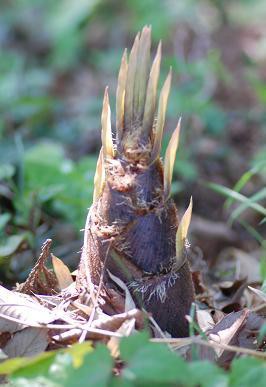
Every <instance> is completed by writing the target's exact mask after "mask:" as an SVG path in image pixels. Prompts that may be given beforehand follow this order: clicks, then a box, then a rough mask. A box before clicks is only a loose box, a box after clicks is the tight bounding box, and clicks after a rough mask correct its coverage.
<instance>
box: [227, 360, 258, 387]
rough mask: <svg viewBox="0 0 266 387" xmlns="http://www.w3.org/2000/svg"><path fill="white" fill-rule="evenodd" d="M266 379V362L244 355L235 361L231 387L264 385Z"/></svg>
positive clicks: (230, 379) (231, 375)
mask: <svg viewBox="0 0 266 387" xmlns="http://www.w3.org/2000/svg"><path fill="white" fill-rule="evenodd" d="M265 380H266V363H265V362H264V361H261V360H259V359H256V358H252V357H244V358H240V359H237V360H234V361H233V364H232V372H231V374H230V378H229V381H230V383H229V384H230V387H251V386H252V387H262V386H264V385H265Z"/></svg>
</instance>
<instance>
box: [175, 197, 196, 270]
mask: <svg viewBox="0 0 266 387" xmlns="http://www.w3.org/2000/svg"><path fill="white" fill-rule="evenodd" d="M192 207H193V200H192V196H191V197H190V202H189V206H188V208H187V209H186V211H185V213H184V215H183V217H182V219H181V222H180V223H179V226H178V229H177V232H176V260H177V264H178V267H179V268H180V267H181V266H182V264H183V263H184V259H185V258H184V254H183V252H184V247H185V242H186V239H187V234H188V229H189V226H190V222H191V215H192Z"/></svg>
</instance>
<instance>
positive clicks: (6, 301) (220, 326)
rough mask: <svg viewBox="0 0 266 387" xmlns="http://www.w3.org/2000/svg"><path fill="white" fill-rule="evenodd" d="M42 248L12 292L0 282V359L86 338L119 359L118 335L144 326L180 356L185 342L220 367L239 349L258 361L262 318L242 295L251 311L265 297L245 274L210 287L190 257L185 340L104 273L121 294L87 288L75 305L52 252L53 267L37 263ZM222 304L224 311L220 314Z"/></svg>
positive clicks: (187, 350)
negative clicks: (192, 295)
mask: <svg viewBox="0 0 266 387" xmlns="http://www.w3.org/2000/svg"><path fill="white" fill-rule="evenodd" d="M50 246H51V240H46V241H45V242H44V244H43V246H42V250H41V254H40V257H39V258H38V260H37V263H36V265H35V266H34V268H33V269H32V271H31V273H30V274H29V276H28V278H27V280H26V282H25V283H23V284H21V285H17V288H16V289H14V290H12V291H10V290H8V289H5V288H4V287H3V286H0V332H1V333H0V345H1V354H2V359H4V358H15V357H24V356H25V357H27V356H33V355H37V354H40V353H42V352H43V351H45V350H46V351H50V350H54V349H62V348H66V347H69V346H72V345H73V344H75V343H78V342H81V341H87V340H90V341H91V340H92V342H94V343H98V342H99V341H100V342H103V343H104V344H106V345H107V347H108V348H109V350H110V352H111V354H112V356H113V357H114V358H115V359H119V353H120V351H119V343H120V340H121V338H122V337H126V336H129V335H131V334H133V333H134V332H136V331H137V330H143V329H144V328H145V327H148V326H149V327H150V328H149V329H150V332H153V336H154V337H155V338H153V339H151V340H152V341H154V342H164V343H168V345H169V346H170V347H171V348H173V350H175V351H176V352H178V353H179V354H181V355H182V356H184V357H185V358H187V359H189V358H191V349H192V347H193V345H196V346H197V347H198V348H199V356H200V359H202V360H204V359H209V360H210V359H211V360H212V361H215V362H217V364H218V365H220V366H222V367H228V365H229V364H230V363H231V361H232V359H233V358H234V357H235V356H241V354H250V355H253V356H255V357H260V358H264V359H266V354H265V353H264V352H263V349H264V347H263V343H264V341H263V338H262V339H261V338H260V340H258V335H259V333H260V329H261V328H262V326H263V324H264V323H265V318H264V317H263V314H259V312H254V311H252V308H250V309H248V308H247V307H245V306H246V305H247V304H249V307H252V304H250V296H251V297H252V296H253V295H255V297H256V304H255V305H256V308H257V309H258V305H260V306H261V305H262V306H263V305H264V304H265V301H266V297H265V293H263V292H262V291H261V290H260V289H257V288H254V287H252V286H248V284H249V282H248V281H247V277H246V278H239V276H238V277H237V278H235V280H233V279H232V278H231V279H230V281H229V280H228V281H220V283H218V285H217V283H216V281H213V282H212V279H211V273H209V272H208V270H207V269H206V266H204V265H203V266H204V267H205V269H204V270H203V271H202V272H201V271H199V270H198V268H199V266H200V262H199V261H197V263H196V264H195V263H193V262H191V264H192V272H193V267H194V268H195V269H196V271H195V272H193V274H194V275H193V279H194V282H195V289H196V301H195V302H196V318H195V321H191V317H189V316H188V317H187V318H188V319H189V321H190V323H191V324H194V326H195V327H196V330H194V334H193V335H192V336H191V337H188V338H172V337H171V336H170V335H169V334H168V332H162V331H161V329H160V327H159V326H158V324H157V323H156V321H155V320H154V319H153V317H152V316H151V315H149V314H148V313H147V312H146V311H144V310H139V309H137V308H136V305H135V303H134V301H133V299H132V297H131V294H130V292H129V290H128V288H127V285H126V284H125V283H124V282H123V281H121V280H120V279H119V278H117V277H116V276H114V275H113V274H112V273H111V272H109V273H108V275H109V277H110V278H111V279H112V281H113V282H114V283H115V284H116V285H117V286H118V288H119V289H120V290H121V292H120V291H118V290H115V289H105V288H104V286H102V289H100V288H97V287H93V294H91V291H90V294H89V296H88V295H87V299H86V303H84V304H83V303H81V302H80V301H79V300H78V296H79V295H78V293H77V291H76V288H75V281H74V276H73V275H72V274H71V273H70V271H69V269H68V268H67V266H66V265H65V264H64V263H63V262H62V261H61V260H60V259H59V258H57V257H55V256H54V255H52V254H51V259H52V264H53V271H51V270H49V269H47V267H46V266H45V265H46V262H47V260H48V258H49V256H50ZM199 277H200V278H199ZM199 283H201V286H199ZM51 284H52V286H53V287H51ZM252 284H254V283H252ZM254 302H255V301H254ZM230 305H231V306H232V311H231V312H230V313H227V312H226V311H223V310H224V309H225V306H227V307H228V306H230ZM229 309H230V308H229ZM108 311H109V313H108ZM110 311H112V312H111V313H110Z"/></svg>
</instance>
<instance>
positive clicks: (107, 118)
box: [101, 86, 114, 158]
mask: <svg viewBox="0 0 266 387" xmlns="http://www.w3.org/2000/svg"><path fill="white" fill-rule="evenodd" d="M101 123H102V145H103V153H104V157H106V156H109V157H111V158H112V157H113V156H114V147H113V140H112V129H111V109H110V105H109V96H108V86H106V88H105V91H104V97H103V108H102V117H101Z"/></svg>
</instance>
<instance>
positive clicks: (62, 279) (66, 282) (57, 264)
mask: <svg viewBox="0 0 266 387" xmlns="http://www.w3.org/2000/svg"><path fill="white" fill-rule="evenodd" d="M51 257H52V264H53V268H54V272H55V275H56V278H57V281H58V285H59V288H60V290H63V289H65V288H67V287H68V286H70V285H71V284H72V283H73V279H72V276H71V273H70V270H69V268H68V267H67V266H66V265H65V264H64V262H63V261H61V259H60V258H57V257H56V256H55V255H54V254H51Z"/></svg>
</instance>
